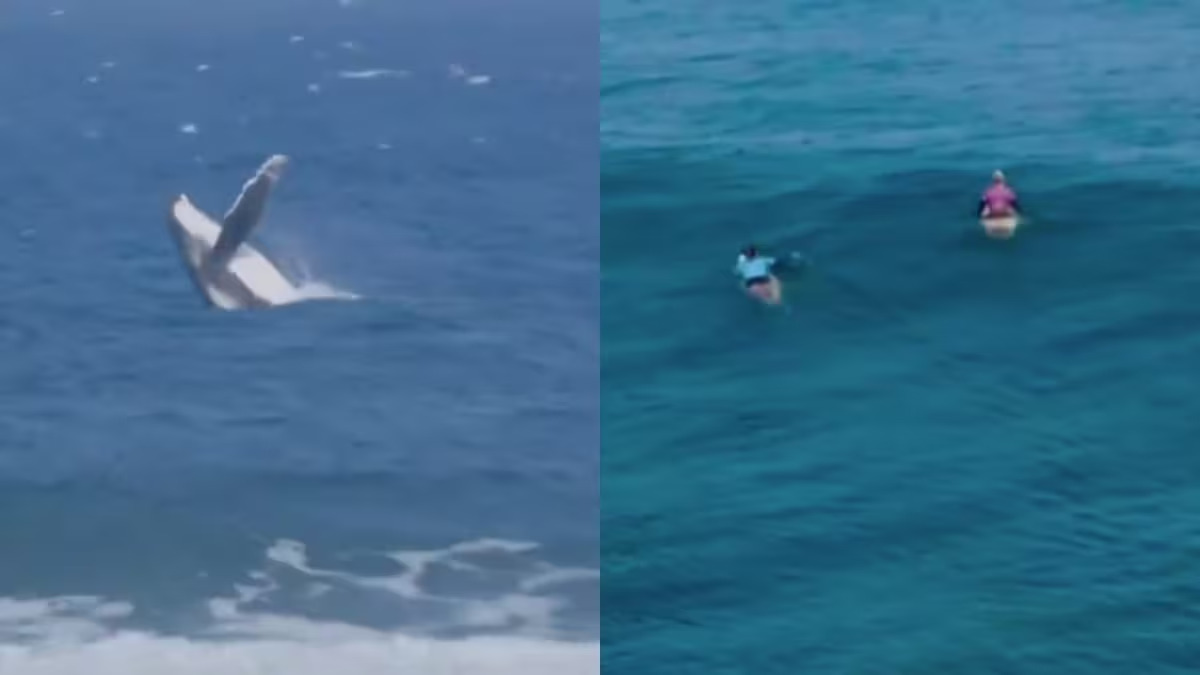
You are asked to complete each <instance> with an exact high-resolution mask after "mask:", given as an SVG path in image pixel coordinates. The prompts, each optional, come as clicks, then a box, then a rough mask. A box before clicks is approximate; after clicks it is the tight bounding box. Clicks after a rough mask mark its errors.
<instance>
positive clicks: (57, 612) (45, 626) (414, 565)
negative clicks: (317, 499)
mask: <svg viewBox="0 0 1200 675" xmlns="http://www.w3.org/2000/svg"><path fill="white" fill-rule="evenodd" d="M537 550H538V547H537V545H536V544H532V543H526V542H512V541H505V540H489V539H484V540H478V541H473V542H465V543H462V544H457V545H455V546H451V547H449V548H446V549H442V550H429V551H395V552H391V553H384V554H375V555H377V556H381V557H383V558H385V559H389V560H391V561H392V562H393V563H394V564H395V567H396V568H397V569H396V571H395V572H394V573H392V574H383V575H378V576H366V575H362V574H356V573H352V572H349V571H346V570H337V569H328V568H319V567H317V566H314V565H312V564H311V563H310V562H309V560H308V555H307V552H306V547H305V546H304V544H302V543H300V542H296V541H288V540H281V541H278V542H275V543H274V544H273V545H272V546H270V547H269V548H268V549H267V550H266V551H265V554H264V566H263V568H262V569H258V570H254V571H251V572H250V573H248V574H247V575H246V579H245V582H244V583H235V584H234V585H233V588H232V589H231V591H230V593H229V594H227V595H226V596H224V597H217V598H211V599H209V600H207V601H205V602H202V603H200V607H201V608H202V609H203V610H204V611H205V613H206V615H207V620H206V622H205V625H204V626H203V628H201V629H199V630H196V631H194V632H189V633H188V634H179V633H172V632H167V631H156V630H153V629H150V628H147V627H146V626H145V621H144V620H143V621H141V622H139V621H138V619H139V616H140V615H141V614H143V613H144V614H146V615H148V616H153V615H154V612H153V609H152V608H141V607H138V606H136V605H134V604H133V603H131V602H128V601H121V600H111V599H105V598H100V597H95V596H88V595H72V596H62V597H55V598H28V599H17V598H0V673H20V674H21V675H67V674H69V673H70V674H74V673H82V672H86V673H90V674H94V675H118V674H120V675H151V674H153V675H160V674H161V673H172V674H176V673H177V674H180V675H190V674H192V673H195V674H197V675H199V674H201V673H204V674H205V675H209V674H211V673H222V674H223V675H234V674H246V675H249V674H255V675H257V674H260V673H261V674H267V673H289V674H291V675H318V674H319V675H327V674H328V673H332V672H347V673H355V675H377V674H385V673H421V674H423V675H424V674H428V675H440V674H442V673H445V674H450V673H472V674H478V675H518V674H520V675H543V674H545V675H551V674H553V675H560V674H569V675H590V674H592V673H596V674H599V673H600V646H599V642H598V640H597V639H596V637H595V635H591V636H584V637H580V636H578V635H575V636H573V637H572V636H570V635H568V634H567V633H570V631H567V632H566V633H564V632H563V631H562V629H561V625H560V622H561V616H560V612H562V611H564V610H566V609H568V605H569V604H570V600H569V597H570V594H569V593H563V592H561V591H562V589H564V588H569V587H571V586H572V585H582V586H584V587H588V588H589V589H595V588H597V587H598V579H599V574H598V571H596V570H589V569H571V568H559V567H556V566H554V565H551V564H549V563H546V562H544V561H539V560H537V558H536V555H535V554H536V553H537ZM357 555H364V554H361V553H360V554H357ZM455 576H457V577H459V578H461V579H465V578H467V577H472V578H474V580H475V582H476V583H475V584H463V586H464V587H468V586H469V587H471V590H470V591H454V590H452V589H451V587H452V586H453V584H450V585H449V586H448V580H451V579H453V578H454V577H455ZM482 580H488V581H490V583H480V582H481V581H482ZM481 589H484V590H481ZM363 591H368V592H372V593H374V594H376V596H377V597H375V598H374V599H373V600H374V601H376V602H377V601H381V600H392V601H394V602H397V603H400V604H401V605H403V606H404V610H405V611H404V612H403V613H404V614H406V615H407V616H409V618H410V621H408V622H406V625H404V626H403V627H394V626H392V627H388V626H383V625H374V626H372V625H369V624H365V623H364V622H361V621H358V622H355V621H351V620H347V619H338V618H336V617H332V616H322V614H323V612H322V610H321V609H320V606H321V605H328V604H329V602H330V599H331V598H333V599H336V597H337V596H338V595H339V594H345V593H348V592H359V593H361V592H363ZM343 599H345V598H343ZM419 603H425V604H419ZM335 604H336V603H335ZM282 606H287V607H289V608H291V609H290V611H283V610H282V609H281V607H282ZM434 606H441V607H443V608H444V609H449V610H451V611H448V612H440V613H439V612H436V611H432V608H433V607H434ZM413 610H419V611H415V612H414V611H413ZM596 613H597V614H598V611H597V612H596ZM597 619H598V617H593V623H595V622H596V620H597ZM448 628H454V629H455V630H457V631H459V632H460V633H462V635H460V636H457V637H453V636H449V635H447V634H446V633H447V629H448Z"/></svg>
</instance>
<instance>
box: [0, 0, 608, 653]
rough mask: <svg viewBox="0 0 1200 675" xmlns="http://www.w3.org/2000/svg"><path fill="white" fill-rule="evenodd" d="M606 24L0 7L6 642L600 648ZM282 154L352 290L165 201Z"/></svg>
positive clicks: (299, 209) (232, 8) (443, 9)
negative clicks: (183, 255)
mask: <svg viewBox="0 0 1200 675" xmlns="http://www.w3.org/2000/svg"><path fill="white" fill-rule="evenodd" d="M54 10H61V12H55V11H54ZM595 21H596V19H595V12H594V8H591V9H589V8H588V7H587V6H586V5H585V4H581V3H553V2H548V1H544V0H521V1H519V2H516V3H505V7H504V8H500V7H497V6H495V5H493V4H491V3H486V2H481V1H477V0H454V1H452V2H446V3H421V4H419V5H414V4H413V3H406V2H384V1H382V0H375V1H367V0H363V1H361V2H358V1H355V2H350V3H340V4H339V3H338V2H335V1H333V0H330V1H328V2H325V1H320V2H318V1H317V0H289V1H287V2H284V1H283V0H249V1H244V2H243V1H239V2H233V1H232V0H218V1H215V2H203V3H201V2H180V1H174V2H152V1H151V0H113V1H111V2H101V3H98V2H90V1H84V0H64V1H63V2H61V3H58V4H56V5H53V6H49V5H47V4H46V3H43V2H33V1H32V0H16V1H14V2H6V3H5V4H4V7H3V9H2V10H0V214H2V216H0V288H3V289H4V291H3V293H0V351H2V353H3V356H0V673H3V674H4V675H7V674H8V673H19V674H21V675H24V674H25V673H76V672H92V673H108V672H112V673H118V672H119V673H143V672H144V673H164V672H204V673H213V672H291V673H307V672H313V673H328V672H333V671H334V670H335V669H342V670H343V671H345V672H355V673H364V674H365V673H377V672H378V673H385V672H386V673H392V672H395V673H414V672H424V673H440V672H465V671H463V670H462V669H464V668H465V669H466V670H467V671H470V672H480V673H492V672H494V673H538V672H553V673H561V672H598V657H597V650H598V646H597V643H596V640H597V637H598V605H597V589H598V582H597V571H598V567H599V560H598V533H597V522H598V495H597V472H598V450H599V447H598V440H597V438H598V421H599V420H598V415H597V405H598V392H597V373H598V370H597V361H598V353H599V344H598V338H597V333H596V317H597V314H598V311H599V288H598V283H597V276H598V272H597V258H598V249H599V240H598V235H597V233H598V212H599V197H598V193H597V184H596V173H597V162H598V142H597V137H596V128H597V124H598V122H597V109H596V91H597V86H598V83H597V71H596V68H595V64H596V58H597V57H596V48H595V42H594V41H593V40H594V36H595V25H596V24H595ZM367 71H386V72H382V73H376V74H375V75H373V76H372V75H371V74H370V73H369V72H367ZM275 152H280V153H286V154H288V155H289V156H291V158H292V160H293V161H292V164H291V166H290V168H289V170H288V173H287V175H286V176H285V177H284V179H283V182H282V183H281V184H280V186H279V188H278V189H277V190H276V192H275V196H274V197H273V201H272V203H271V204H270V206H269V208H268V212H267V216H266V220H265V223H264V225H263V226H262V230H261V232H259V233H258V235H256V242H257V243H258V245H260V246H261V247H262V248H264V249H265V250H268V251H270V252H271V253H273V254H275V255H276V256H277V257H279V258H280V259H281V261H282V262H283V263H284V265H285V267H286V268H287V269H288V270H290V271H291V272H292V273H294V274H296V275H306V276H308V277H310V278H312V279H316V280H319V281H322V282H325V283H328V284H331V285H333V286H336V287H338V288H341V289H344V290H349V291H352V292H353V293H356V294H358V295H360V296H361V299H360V300H358V301H355V302H311V303H303V304H300V305H293V306H288V307H281V308H276V309H272V310H268V311H262V312H243V313H224V312H219V311H216V310H213V309H209V308H207V307H205V306H204V305H203V303H202V302H201V300H200V297H199V295H198V294H197V293H196V291H195V289H193V288H192V287H191V286H190V284H189V281H188V278H187V276H186V274H185V273H184V270H183V268H182V266H181V265H180V260H179V256H178V253H177V251H176V249H175V246H174V243H173V242H172V240H171V238H170V236H169V235H168V231H167V229H166V223H165V216H166V209H167V205H168V203H169V202H170V200H171V199H172V198H173V197H175V196H176V195H177V194H179V193H187V194H188V195H189V196H190V197H191V198H192V199H193V200H194V201H195V202H196V203H197V204H199V205H200V206H201V207H202V208H205V209H206V210H208V211H209V212H211V213H217V214H219V213H223V211H224V209H225V208H226V207H227V206H228V204H229V203H230V202H231V201H232V199H233V197H234V196H236V194H237V191H238V190H239V189H240V188H241V184H242V182H243V181H244V180H245V179H246V178H247V177H248V176H249V175H250V174H251V173H252V172H253V171H254V170H255V168H256V167H257V166H258V164H259V163H260V162H261V161H262V160H263V158H265V156H266V155H268V154H270V153H275ZM422 551H424V552H426V553H421V552H422ZM218 637H219V638H230V639H235V640H236V642H235V643H234V646H232V647H229V648H223V647H217V646H212V645H211V643H210V640H212V639H214V638H218ZM176 638H178V639H176ZM289 640H294V641H295V643H294V644H293V643H289ZM289 644H290V645H291V646H289ZM243 668H244V669H245V670H242V669H243ZM235 669H236V670H235Z"/></svg>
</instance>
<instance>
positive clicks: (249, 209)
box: [209, 155, 288, 268]
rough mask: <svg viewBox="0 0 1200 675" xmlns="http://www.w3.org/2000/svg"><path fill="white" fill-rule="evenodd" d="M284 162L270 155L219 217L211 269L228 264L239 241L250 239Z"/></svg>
mask: <svg viewBox="0 0 1200 675" xmlns="http://www.w3.org/2000/svg"><path fill="white" fill-rule="evenodd" d="M287 162H288V159H287V157H286V156H284V155H271V156H270V157H268V158H267V160H266V161H265V162H263V164H262V166H260V167H259V168H258V171H256V172H255V173H254V175H253V176H251V177H250V180H248V181H246V184H245V185H243V186H242V191H241V193H239V194H238V196H237V199H235V200H234V202H233V205H232V206H230V207H229V210H228V211H227V212H226V213H225V217H224V218H223V219H222V222H221V234H220V236H218V237H217V241H216V243H215V244H213V249H212V253H211V254H210V255H209V257H210V258H211V262H210V263H209V267H210V268H213V267H224V266H225V265H227V264H228V263H229V260H230V259H232V258H233V256H234V254H235V253H236V252H237V249H238V247H239V246H241V244H242V242H244V241H246V240H247V239H249V238H250V233H251V232H253V231H254V228H255V227H257V226H258V224H259V222H260V221H261V220H262V216H263V213H264V212H265V211H266V208H267V200H268V199H269V198H270V197H271V188H272V187H274V186H275V183H276V182H278V181H279V179H280V178H281V177H282V176H283V169H284V167H286V166H287Z"/></svg>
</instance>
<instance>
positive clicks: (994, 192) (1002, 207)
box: [979, 169, 1020, 220]
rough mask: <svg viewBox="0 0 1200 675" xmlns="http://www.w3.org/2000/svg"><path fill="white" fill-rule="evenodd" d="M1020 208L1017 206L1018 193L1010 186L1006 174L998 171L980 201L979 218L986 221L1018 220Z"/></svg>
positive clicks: (994, 172)
mask: <svg viewBox="0 0 1200 675" xmlns="http://www.w3.org/2000/svg"><path fill="white" fill-rule="evenodd" d="M1019 211H1020V208H1019V206H1018V204H1017V193H1016V192H1014V191H1013V189H1012V188H1011V187H1009V186H1008V181H1006V180H1005V178H1004V172H1003V171H1001V170H999V169H996V170H995V171H993V172H992V184H991V185H989V186H988V188H987V190H984V192H983V197H981V198H980V199H979V217H980V218H983V219H984V220H988V219H992V218H1016V217H1018V216H1019V215H1020V214H1019Z"/></svg>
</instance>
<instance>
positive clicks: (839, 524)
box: [601, 0, 1200, 675]
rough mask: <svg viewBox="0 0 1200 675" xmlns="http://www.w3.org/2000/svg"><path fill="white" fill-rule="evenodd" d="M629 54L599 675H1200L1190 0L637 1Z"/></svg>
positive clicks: (610, 141) (607, 29)
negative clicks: (775, 307)
mask: <svg viewBox="0 0 1200 675" xmlns="http://www.w3.org/2000/svg"><path fill="white" fill-rule="evenodd" d="M601 62H602V73H603V76H602V85H601V100H602V104H601V110H602V114H601V138H602V170H601V171H602V179H601V189H602V194H603V207H602V225H603V227H602V247H601V248H602V254H601V260H602V269H603V276H602V305H601V313H602V334H603V348H602V352H601V353H602V356H601V359H602V364H603V367H602V383H603V386H602V390H603V393H602V397H601V409H602V427H603V430H604V434H603V445H604V452H603V462H602V473H603V476H604V483H603V485H604V509H603V514H602V531H603V533H604V535H603V537H604V543H603V549H604V593H603V606H604V618H603V642H604V645H605V649H604V659H605V670H606V672H608V671H611V672H613V673H638V674H639V675H649V674H651V673H660V672H661V673H679V672H697V673H699V672H703V673H706V674H707V673H711V674H718V673H755V674H756V675H762V674H765V673H807V674H813V675H816V674H818V673H881V674H884V673H886V674H889V675H895V674H899V673H914V674H915V673H941V674H950V673H964V674H967V673H970V674H972V675H975V674H979V673H1021V674H1022V675H1030V674H1039V673H1046V674H1054V675H1067V674H1076V673H1078V674H1088V675H1102V674H1126V673H1146V674H1160V673H1193V672H1196V670H1197V669H1198V668H1200V642H1198V641H1197V639H1196V635H1197V633H1198V632H1200V613H1198V612H1197V609H1196V606H1197V605H1196V601H1197V599H1198V598H1200V582H1198V581H1197V576H1196V573H1195V569H1196V561H1197V559H1198V556H1200V487H1197V486H1198V485H1200V456H1198V455H1197V453H1196V437H1197V436H1196V432H1197V428H1198V427H1197V424H1196V420H1197V416H1196V414H1195V412H1196V404H1195V402H1196V400H1197V396H1198V394H1200V384H1198V383H1197V379H1196V373H1197V372H1200V339H1198V338H1197V337H1196V335H1197V334H1200V309H1198V308H1197V305H1196V303H1195V297H1196V290H1197V288H1200V286H1198V284H1200V275H1198V274H1197V272H1196V266H1195V259H1196V255H1195V254H1196V252H1197V251H1200V171H1198V170H1200V112H1198V111H1200V87H1196V86H1195V84H1196V77H1195V73H1196V72H1197V69H1198V68H1200V7H1197V6H1194V5H1192V4H1189V3H1154V4H1152V5H1147V4H1144V3H1125V2H1115V1H1113V0H1087V1H1085V0H1051V1H1049V2H1036V3H1035V2H1025V1H1023V0H1018V1H1017V2H1008V3H989V2H982V1H977V0H968V1H967V2H961V3H952V4H948V3H934V2H913V3H901V4H896V3H879V2H869V1H866V0H856V1H852V2H842V3H825V2H810V1H805V0H795V1H792V2H780V1H777V0H772V1H762V2H750V3H725V4H722V5H718V4H713V3H695V2H678V3H666V2H656V3H649V2H634V1H632V0H611V1H606V2H605V4H604V13H603V19H602V40H601ZM994 168H1003V169H1005V171H1006V172H1007V173H1008V175H1009V177H1010V179H1011V180H1012V181H1013V183H1014V184H1015V187H1016V188H1017V190H1018V191H1019V192H1020V194H1021V198H1022V201H1023V202H1024V203H1025V205H1026V208H1027V209H1028V215H1030V216H1031V222H1030V223H1029V224H1028V225H1027V226H1025V227H1024V228H1023V229H1021V230H1020V231H1019V233H1018V235H1017V236H1016V238H1014V239H1012V240H1010V241H1007V242H997V241H993V240H989V239H987V238H985V237H983V236H982V233H981V231H980V229H979V227H978V225H977V223H976V221H975V218H974V215H973V210H974V208H975V204H976V200H977V198H978V194H979V192H980V191H981V190H982V189H983V188H984V187H985V184H986V181H987V179H988V176H989V174H990V172H991V171H992V170H993V169H994ZM748 241H755V242H757V243H758V244H759V245H760V246H762V247H764V248H766V249H767V250H769V251H773V252H786V251H792V250H799V251H803V252H804V253H805V254H807V255H808V256H809V257H810V259H811V261H812V265H811V267H810V268H809V269H808V270H807V272H806V273H804V274H799V275H797V274H792V275H787V274H785V275H784V277H783V279H784V283H785V287H786V291H785V293H786V300H787V304H788V308H787V309H786V310H781V311H772V310H767V309H766V308H763V307H759V306H756V305H754V304H752V303H751V302H749V301H748V300H747V299H746V298H745V297H744V296H743V295H742V294H741V292H740V291H739V289H738V288H737V285H736V282H735V280H734V278H733V277H732V275H731V273H730V269H731V267H732V265H733V262H734V259H735V257H736V255H737V252H738V249H739V248H740V246H742V245H743V244H745V243H746V242H748Z"/></svg>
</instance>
